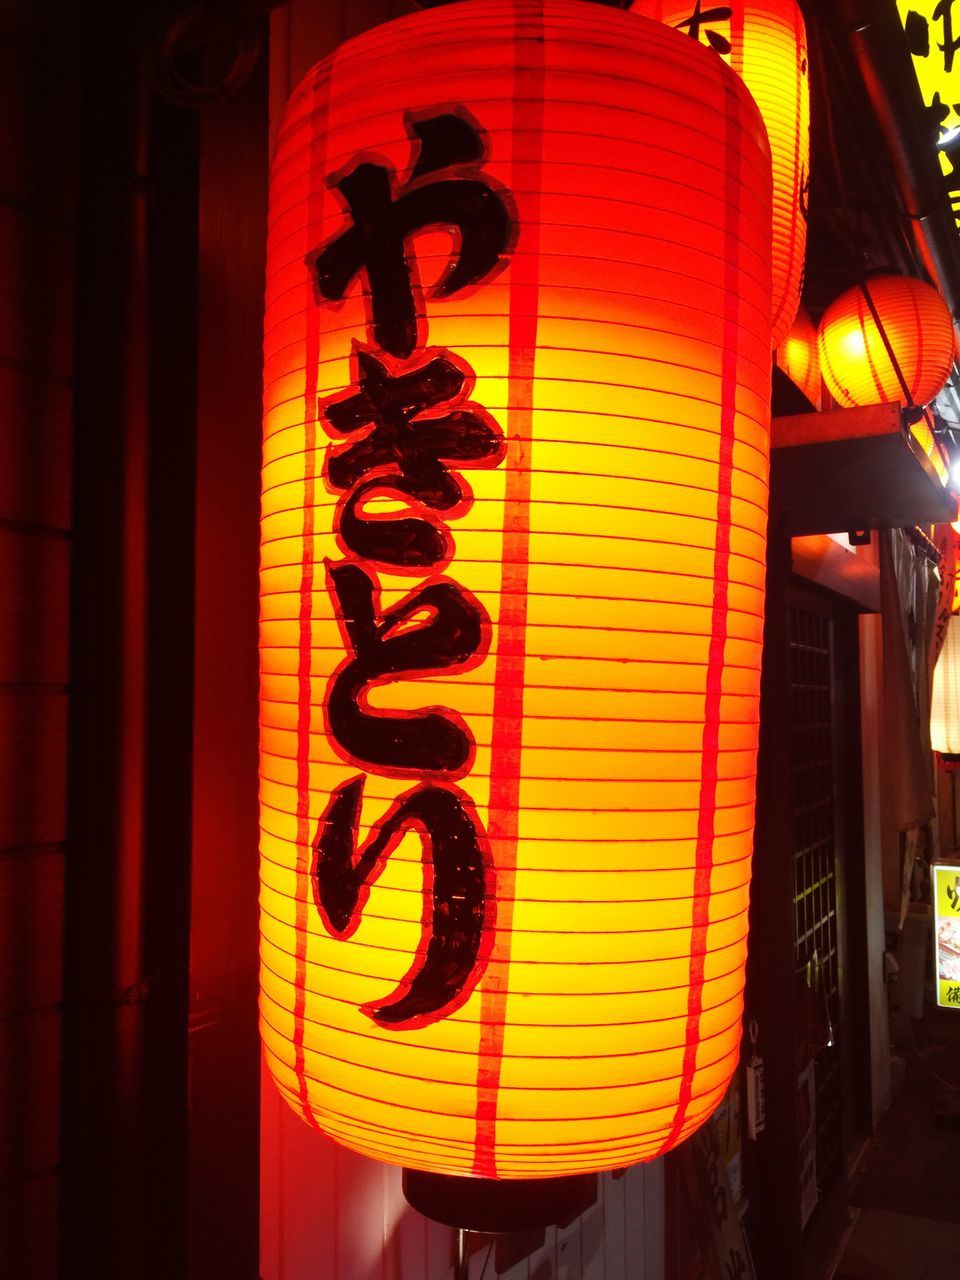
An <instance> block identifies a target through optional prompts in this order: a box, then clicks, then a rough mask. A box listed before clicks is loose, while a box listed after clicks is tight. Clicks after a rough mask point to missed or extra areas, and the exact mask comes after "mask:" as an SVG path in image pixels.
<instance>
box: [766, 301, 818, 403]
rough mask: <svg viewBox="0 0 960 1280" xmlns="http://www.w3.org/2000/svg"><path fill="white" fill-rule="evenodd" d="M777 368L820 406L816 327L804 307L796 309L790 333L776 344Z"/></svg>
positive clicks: (810, 399) (811, 401) (812, 401)
mask: <svg viewBox="0 0 960 1280" xmlns="http://www.w3.org/2000/svg"><path fill="white" fill-rule="evenodd" d="M774 354H775V358H776V363H777V367H778V368H779V369H782V370H783V372H784V373H785V374H786V375H787V377H788V378H789V379H790V381H791V382H792V383H793V384H794V385H795V386H797V387H799V388H800V390H801V391H802V392H803V394H804V395H805V396H806V397H807V399H808V400H809V401H810V403H811V404H812V405H813V406H814V407H815V408H817V409H819V408H820V353H819V351H818V349H817V326H816V325H815V324H814V323H813V321H812V320H811V319H810V314H809V312H808V311H807V309H806V308H805V307H801V308H800V310H799V311H798V312H797V318H796V320H794V322H793V324H792V325H791V327H790V332H789V333H788V334H787V336H786V337H785V338H784V340H783V342H781V343H780V345H779V347H777V350H776V352H775V353H774Z"/></svg>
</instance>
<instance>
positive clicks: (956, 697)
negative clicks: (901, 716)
mask: <svg viewBox="0 0 960 1280" xmlns="http://www.w3.org/2000/svg"><path fill="white" fill-rule="evenodd" d="M930 745H931V747H932V748H933V749H934V751H939V752H941V753H942V754H943V755H951V756H955V755H960V616H958V615H957V614H954V615H953V617H952V618H951V619H950V621H949V623H948V624H947V634H946V638H945V639H944V642H943V648H942V649H941V650H940V656H939V658H938V659H937V665H936V666H935V667H934V669H933V696H932V699H931V702H930Z"/></svg>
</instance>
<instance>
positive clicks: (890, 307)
mask: <svg viewBox="0 0 960 1280" xmlns="http://www.w3.org/2000/svg"><path fill="white" fill-rule="evenodd" d="M878 320H879V322H880V323H879V325H878V323H877V321H878ZM818 333H819V346H820V365H821V368H822V370H823V378H824V381H825V382H826V384H827V387H828V388H829V390H830V394H831V395H832V396H833V398H834V399H835V400H836V402H837V404H839V405H840V406H841V407H842V408H845V409H846V408H851V407H852V406H854V405H868V404H882V403H886V402H888V401H898V400H899V401H900V402H901V403H903V404H906V403H907V393H908V392H909V398H910V400H911V401H912V402H913V404H916V405H925V404H929V403H930V401H931V400H932V399H933V398H934V396H936V395H937V393H938V392H940V391H941V390H942V389H943V387H944V385H945V384H946V381H947V378H948V377H949V376H950V366H951V365H952V364H953V353H954V334H953V321H952V320H951V318H950V312H949V309H948V308H947V304H946V303H945V302H944V300H943V298H941V296H940V294H939V293H938V292H937V291H936V289H934V288H933V287H932V286H931V285H929V284H925V283H924V282H923V281H922V280H912V279H910V277H909V276H872V277H871V278H870V279H869V280H867V281H865V282H864V283H863V284H858V285H855V286H854V287H853V288H852V289H848V290H847V291H846V293H842V294H841V295H840V297H839V298H837V299H836V301H834V302H832V303H831V304H830V306H829V307H827V309H826V311H825V312H824V313H823V316H822V318H821V320H820V327H819V331H818ZM891 355H892V356H893V359H891ZM894 360H895V361H896V366H898V367H899V370H900V376H898V374H897V367H895V365H894ZM901 377H902V379H903V383H905V384H906V389H904V385H903V384H902V383H901Z"/></svg>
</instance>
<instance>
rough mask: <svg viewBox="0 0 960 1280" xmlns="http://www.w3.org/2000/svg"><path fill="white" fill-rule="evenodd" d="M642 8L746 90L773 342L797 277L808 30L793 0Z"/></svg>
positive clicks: (802, 228)
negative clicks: (758, 123)
mask: <svg viewBox="0 0 960 1280" xmlns="http://www.w3.org/2000/svg"><path fill="white" fill-rule="evenodd" d="M633 12H634V13H643V14H646V16H647V17H650V18H656V19H657V20H658V21H660V22H665V23H667V25H668V26H671V27H674V28H676V30H678V31H683V32H685V33H686V34H687V35H689V36H692V37H693V38H694V39H696V40H698V41H700V42H701V43H702V44H705V45H707V46H709V47H710V48H711V49H713V50H715V52H717V53H718V54H719V55H720V57H721V58H723V60H724V61H725V62H726V63H728V64H729V65H730V66H731V67H733V69H734V71H736V73H737V75H738V76H740V77H741V79H742V80H743V82H744V84H745V85H746V86H747V88H748V89H749V90H750V93H751V94H752V95H753V99H754V101H755V102H756V104H757V106H758V107H759V109H760V114H761V116H763V122H764V124H765V125H766V129H767V134H768V137H769V139H770V152H771V155H772V158H773V345H774V347H779V346H780V344H781V343H782V342H783V340H784V338H785V337H786V335H787V332H788V331H789V329H790V326H791V324H792V323H793V319H794V316H795V315H796V314H797V308H798V307H799V305H800V289H801V286H802V284H803V263H804V256H805V253H806V245H807V188H808V185H809V178H810V73H809V66H808V58H807V33H806V28H805V26H804V22H803V14H802V13H801V12H800V7H799V5H798V4H797V3H796V0H734V2H733V3H732V4H725V5H716V6H713V5H710V6H706V7H703V8H701V6H700V5H696V6H694V5H693V4H691V3H690V0H636V3H635V4H634V7H633Z"/></svg>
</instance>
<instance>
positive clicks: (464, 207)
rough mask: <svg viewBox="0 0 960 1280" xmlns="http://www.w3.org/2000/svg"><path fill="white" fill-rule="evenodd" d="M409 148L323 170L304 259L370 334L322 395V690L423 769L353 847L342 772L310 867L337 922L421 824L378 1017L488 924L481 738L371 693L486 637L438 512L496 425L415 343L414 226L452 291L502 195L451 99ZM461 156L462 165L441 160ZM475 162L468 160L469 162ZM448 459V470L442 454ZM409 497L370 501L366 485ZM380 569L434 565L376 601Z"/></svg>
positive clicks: (505, 233)
mask: <svg viewBox="0 0 960 1280" xmlns="http://www.w3.org/2000/svg"><path fill="white" fill-rule="evenodd" d="M408 123H409V125H410V131H411V136H412V138H413V139H415V140H416V141H417V142H419V147H418V148H417V151H416V153H415V162H414V163H413V164H411V166H410V174H411V177H410V182H409V183H408V185H407V187H406V188H405V189H404V190H403V191H401V192H400V193H399V194H396V193H395V188H396V185H397V183H396V175H395V174H394V173H393V172H392V171H391V170H390V168H389V167H388V166H387V165H383V164H377V163H372V162H369V161H363V162H361V163H358V164H356V165H355V167H352V168H350V170H349V172H348V173H347V174H346V176H344V177H341V178H340V179H339V180H338V181H337V183H336V186H337V188H338V189H339V191H340V193H341V195H342V196H343V199H344V203H345V205H346V207H347V209H348V210H349V214H350V225H349V227H348V228H347V229H345V230H343V231H340V232H338V233H337V234H336V235H335V236H334V237H333V239H332V240H330V241H329V242H328V243H327V244H326V245H324V246H323V247H322V249H320V250H319V251H318V253H317V254H316V255H315V256H313V257H312V258H311V261H310V268H311V271H312V272H313V274H314V276H315V281H316V289H317V296H318V305H322V304H323V302H325V301H326V302H338V301H340V300H341V299H342V298H343V296H344V293H345V292H346V290H347V288H348V287H349V286H350V283H351V282H352V281H353V280H354V279H355V278H356V277H358V276H362V277H363V279H364V280H365V283H366V295H367V298H368V308H369V325H368V328H369V337H370V340H371V341H372V342H373V343H374V344H375V345H376V346H377V347H379V349H380V351H381V352H382V353H384V354H383V355H378V354H376V351H375V348H374V347H369V348H368V347H366V346H364V345H362V344H361V343H359V342H355V343H354V364H353V373H354V378H353V385H352V386H351V387H350V388H349V389H347V390H346V391H345V392H344V393H343V394H342V395H336V396H333V397H328V398H327V399H325V400H324V402H323V418H324V420H325V422H326V425H327V429H328V430H329V431H330V433H331V434H332V435H333V437H334V440H339V439H340V438H341V437H346V438H347V441H348V442H347V443H344V444H337V445H332V446H331V447H330V448H328V450H327V454H326V460H325V463H324V468H323V478H324V481H325V483H326V486H327V488H328V490H329V491H330V492H331V493H334V494H339V495H340V497H339V499H338V501H337V506H336V509H335V512H334V528H335V530H336V534H337V540H338V542H339V544H340V546H341V548H342V550H343V552H344V553H345V558H344V559H343V560H341V561H338V562H334V561H332V560H330V559H328V560H327V562H326V569H327V582H328V590H329V592H330V595H331V598H332V601H333V604H334V610H335V613H336V616H337V618H338V619H339V620H340V623H341V629H342V633H343V638H344V645H345V648H346V650H347V653H346V656H345V658H344V661H343V662H342V663H341V664H340V665H339V666H338V667H337V669H336V670H335V671H334V673H333V675H332V676H331V677H330V681H329V684H328V689H327V699H326V707H327V727H328V730H329V734H330V740H331V744H332V745H333V747H334V749H335V750H336V751H337V752H338V753H339V754H341V755H342V757H343V758H344V759H345V760H347V761H348V762H349V763H350V764H352V765H355V766H356V767H357V768H359V769H363V770H365V771H366V773H370V772H372V773H379V774H384V775H386V776H388V777H391V778H402V777H410V778H418V779H420V781H419V782H418V783H417V785H416V786H414V787H412V788H411V789H410V790H409V791H406V792H404V793H403V795H402V796H400V797H398V798H397V799H396V800H395V801H394V802H393V804H392V805H391V806H390V807H389V810H388V812H386V814H384V815H383V816H381V817H380V818H379V819H378V820H377V822H376V823H375V825H376V826H377V827H378V828H379V830H378V833H377V834H376V836H372V837H371V838H370V839H368V841H367V843H366V845H365V846H363V847H362V848H361V849H360V850H359V858H358V857H357V852H358V851H357V844H358V838H359V837H358V833H359V829H360V813H361V803H362V799H363V790H364V783H365V781H366V773H358V774H357V775H356V776H355V777H352V778H350V779H348V780H347V781H346V782H342V783H340V785H339V786H337V787H336V788H335V789H334V791H333V792H332V794H331V796H330V802H329V804H328V805H327V808H326V810H325V811H324V813H323V815H322V816H321V818H320V823H319V830H318V834H317V836H316V840H315V846H314V847H315V864H314V872H313V883H314V892H315V899H316V905H317V907H318V909H319V911H320V912H321V915H322V917H323V920H324V923H325V925H326V927H327V928H328V929H329V931H330V932H331V934H333V935H334V936H338V937H345V936H349V934H350V933H352V932H354V931H355V930H356V928H357V925H358V924H359V922H360V915H361V913H362V910H363V906H364V904H365V902H366V900H367V897H368V895H369V886H370V881H371V880H373V879H374V878H375V877H376V876H377V875H378V873H379V871H380V870H381V869H382V860H383V859H385V858H386V857H387V856H388V855H389V854H390V852H391V850H392V849H393V848H394V847H395V845H396V844H397V843H398V841H399V838H400V837H402V835H403V833H404V831H405V830H407V829H408V828H412V829H415V830H421V831H422V832H423V833H424V834H425V836H426V840H425V841H424V850H425V855H426V854H427V852H428V853H429V857H430V859H431V861H432V868H431V875H430V883H431V885H432V904H431V909H430V910H429V911H426V912H424V937H423V939H422V940H421V942H420V944H419V945H418V947H417V949H416V952H415V957H416V958H415V962H414V967H413V969H412V970H411V971H410V972H409V973H408V974H407V975H406V976H405V978H404V980H403V982H402V984H401V986H400V987H399V988H398V991H397V992H396V993H395V994H394V996H393V997H392V998H391V999H389V1000H388V1001H387V1002H386V1003H382V1002H378V1004H377V1005H376V1006H375V1007H373V1006H366V1007H365V1008H366V1011H367V1012H368V1013H369V1015H370V1017H372V1018H373V1019H374V1020H375V1021H377V1022H379V1023H380V1024H381V1025H384V1026H395V1027H403V1026H409V1025H411V1024H412V1023H415V1024H417V1025H422V1024H423V1023H425V1022H427V1021H430V1020H433V1019H435V1018H437V1017H439V1016H441V1015H442V1014H444V1013H449V1012H450V1010H451V1009H452V1008H455V1007H457V1006H458V1005H459V1004H462V1002H463V1001H464V1000H465V999H466V998H467V996H468V995H469V994H470V991H471V990H472V989H473V987H474V986H475V985H476V981H477V979H478V977H479V976H480V973H481V972H482V969H483V958H482V957H481V945H482V942H483V938H484V934H485V931H489V930H490V929H491V928H492V927H493V920H492V918H491V915H492V911H493V908H494V905H495V897H494V894H493V892H492V888H491V886H489V885H488V883H487V881H488V875H487V869H488V866H489V861H490V859H489V851H488V847H487V837H486V832H485V831H484V828H483V823H482V821H481V819H480V817H479V815H478V813H477V811H476V807H475V806H474V804H473V802H472V800H471V799H470V797H469V795H468V794H467V793H466V792H464V791H462V790H460V789H458V788H456V787H454V786H452V785H451V781H452V780H453V779H455V778H459V777H462V776H463V775H464V774H466V773H468V772H469V771H470V769H471V767H472V765H473V763H474V761H475V757H476V751H475V740H474V736H473V733H472V731H471V729H470V727H469V725H468V723H467V722H466V721H465V720H464V719H463V717H462V716H460V715H459V714H458V713H457V712H456V711H455V710H453V709H451V708H448V707H443V706H440V707H437V706H434V707H430V708H429V709H424V710H417V711H411V710H402V711H385V710H382V709H376V708H374V707H373V706H371V705H370V693H371V691H372V690H373V689H375V688H376V687H377V685H378V684H380V685H382V684H383V683H384V682H386V681H390V682H396V681H397V680H400V679H403V678H404V677H406V678H408V679H416V678H423V677H427V676H429V675H431V674H434V675H435V674H438V673H440V672H443V671H468V670H470V669H471V668H472V667H475V666H477V665H479V664H480V663H482V662H483V661H484V660H485V659H486V657H487V652H488V650H489V647H490V618H489V615H488V614H487V611H486V609H485V608H484V606H483V605H482V604H481V602H480V600H479V599H478V598H477V597H476V596H475V595H473V594H472V593H471V592H470V591H468V590H466V589H465V588H464V587H463V586H462V585H461V584H460V583H458V582H457V581H456V579H455V577H451V576H450V575H449V574H444V573H443V572H442V571H443V570H444V569H448V568H449V566H450V562H451V559H452V558H453V555H454V540H453V536H452V534H451V532H450V523H449V522H451V521H453V520H455V519H457V518H458V517H462V516H463V515H464V514H465V513H466V512H467V511H468V510H469V508H470V506H471V505H472V503H473V494H472V492H471V490H470V487H469V484H468V483H467V481H466V480H465V478H464V477H463V475H462V474H461V473H462V472H463V471H464V470H466V469H468V468H472V467H496V466H499V464H500V463H501V462H502V461H503V458H504V453H505V446H504V439H503V433H502V431H501V430H500V427H499V426H498V425H497V423H496V422H495V421H494V419H493V418H492V417H491V416H490V414H488V413H486V412H485V411H484V410H483V409H482V408H481V406H479V405H476V404H473V403H472V402H471V401H470V400H469V398H468V393H469V388H470V386H471V385H472V383H473V377H474V375H473V371H472V370H471V369H470V368H469V366H468V365H466V364H465V363H464V362H462V361H457V360H456V359H455V357H453V356H452V355H451V353H450V352H449V351H446V350H443V351H436V350H432V351H431V350H428V348H427V342H428V340H429V324H428V321H427V318H426V308H425V305H424V299H423V291H422V289H421V287H420V285H419V283H418V281H419V271H418V268H417V262H416V258H415V255H414V254H413V253H412V252H411V250H410V247H409V246H410V244H411V241H412V239H413V237H414V236H415V235H416V233H417V232H420V231H423V230H424V229H425V228H427V227H433V226H449V227H451V228H454V229H455V231H456V235H457V238H458V247H457V250H456V253H455V254H454V261H453V264H452V266H451V267H450V268H449V269H448V270H447V271H446V273H445V275H444V277H443V279H442V280H441V282H440V284H439V285H438V286H437V293H438V294H439V295H440V296H450V295H452V294H455V293H456V292H457V291H458V290H460V289H464V288H467V287H468V286H470V285H475V284H477V283H478V282H479V281H481V280H483V279H484V277H486V276H489V275H490V274H491V273H492V272H494V271H495V270H496V269H497V268H498V267H500V266H501V265H503V260H504V255H505V253H506V250H507V247H508V244H509V242H510V239H511V234H512V226H511V219H510V214H509V210H508V205H507V201H506V198H505V196H504V195H503V194H502V193H500V192H498V191H496V190H494V188H493V187H492V186H491V185H490V184H489V183H488V182H487V181H485V180H484V179H483V177H482V176H471V177H465V176H463V167H464V166H467V167H468V168H469V171H470V172H471V174H473V173H474V170H475V167H476V163H477V162H478V161H480V160H481V159H482V157H483V145H482V141H481V135H480V132H479V129H478V128H477V127H476V126H475V125H474V124H473V122H471V121H468V120H466V119H464V118H461V117H458V116H456V115H451V114H444V115H436V116H432V117H429V118H426V119H422V120H411V121H409V122H408ZM455 166H459V168H460V172H459V173H458V175H457V176H455V177H446V178H445V177H437V176H435V175H436V174H437V172H438V171H439V172H440V173H443V172H444V171H450V170H452V169H454V167H455ZM477 173H478V174H479V170H477ZM453 468H456V470H454V469H453ZM378 498H379V499H386V500H387V502H388V503H389V502H391V501H393V502H394V503H395V502H396V501H397V500H398V501H399V502H400V504H401V510H402V511H403V512H405V513H406V514H395V513H393V512H392V511H388V512H387V513H386V514H383V513H381V514H380V515H373V514H370V515H368V514H366V512H367V510H368V506H367V504H371V505H372V504H373V503H374V502H375V501H376V500H377V499H378ZM378 569H387V570H388V571H390V572H392V573H415V574H417V575H427V576H426V578H425V581H424V582H423V583H422V585H420V586H419V587H418V588H416V589H415V590H412V591H410V592H409V593H408V594H407V595H406V596H404V598H403V599H402V600H400V601H399V602H398V603H396V604H394V605H393V606H392V607H391V608H389V609H384V608H383V606H382V605H381V603H380V601H381V595H382V586H381V582H380V579H379V577H378Z"/></svg>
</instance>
